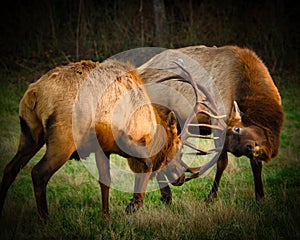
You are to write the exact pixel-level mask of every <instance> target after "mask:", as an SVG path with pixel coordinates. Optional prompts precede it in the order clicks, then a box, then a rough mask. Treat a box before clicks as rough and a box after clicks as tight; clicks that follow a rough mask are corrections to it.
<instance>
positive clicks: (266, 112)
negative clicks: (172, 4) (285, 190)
mask: <svg viewBox="0 0 300 240" xmlns="http://www.w3.org/2000/svg"><path fill="white" fill-rule="evenodd" d="M172 59H175V60H176V59H181V60H183V59H184V62H186V64H187V65H190V66H191V71H194V72H195V74H196V78H195V81H196V82H197V83H198V84H201V85H203V86H205V87H206V89H207V90H208V92H209V93H210V94H211V95H212V96H213V98H214V99H215V102H216V104H217V105H218V109H219V110H220V112H221V114H225V115H226V118H225V121H226V123H227V126H228V127H227V133H226V140H225V144H224V147H223V151H222V153H221V155H220V157H219V159H218V162H217V172H216V175H215V180H214V183H213V186H212V189H211V191H210V193H209V195H208V197H207V199H206V200H207V201H211V200H213V199H214V198H216V197H217V191H218V186H219V183H220V179H221V176H222V174H223V172H224V170H225V168H226V167H227V164H228V155H227V152H231V153H233V154H234V155H235V156H237V157H240V156H242V155H244V156H247V157H248V158H249V159H250V163H251V167H252V171H253V176H254V185H255V196H256V199H257V200H261V199H263V198H264V191H263V184H262V178H261V172H262V162H266V163H267V162H269V161H270V160H271V158H273V157H275V156H276V154H277V152H278V148H279V140H280V132H281V129H282V125H283V111H282V106H281V98H280V95H279V92H278V90H277V88H276V86H275V84H274V82H273V80H272V78H271V76H270V74H269V71H268V69H267V67H266V66H265V65H264V64H263V62H262V61H261V60H260V59H259V57H258V56H257V55H256V54H255V53H254V52H253V51H251V50H249V49H247V48H240V47H237V46H224V47H206V46H191V47H185V48H180V49H174V50H166V51H164V52H162V53H160V54H157V55H156V56H154V57H153V58H152V59H150V60H149V61H148V62H146V63H145V64H143V65H142V66H140V67H139V68H138V69H137V71H138V73H139V75H140V76H141V77H142V78H143V79H144V82H145V83H152V82H155V81H157V80H158V79H160V78H162V77H164V78H174V79H175V78H176V76H174V73H173V72H172V71H166V68H165V67H164V66H165V62H169V61H170V60H172ZM167 84H168V85H169V86H170V87H172V88H173V89H174V92H175V91H176V92H179V93H181V94H182V95H184V96H186V98H187V99H188V100H189V101H190V102H193V101H194V98H195V96H194V94H193V90H192V89H191V87H190V86H189V85H188V84H186V83H184V82H176V81H169V82H168V83H167ZM149 92H150V96H151V97H152V98H160V97H162V96H163V97H165V98H168V99H169V102H170V105H172V104H174V105H177V106H178V105H180V104H178V103H177V101H178V100H177V99H176V98H174V97H173V96H172V93H170V92H161V93H159V92H157V91H156V92H153V91H152V92H151V91H149ZM174 111H175V112H176V114H177V117H178V119H179V120H180V121H185V119H186V118H187V117H188V114H189V110H187V107H186V106H185V105H184V106H182V107H181V108H180V107H179V108H177V109H176V110H174ZM198 120H199V122H200V123H210V122H211V119H210V118H209V117H208V116H207V115H203V114H198ZM200 132H202V133H203V134H204V133H209V132H210V129H205V128H202V129H200ZM166 188H167V187H166ZM167 190H168V191H169V192H170V189H167Z"/></svg>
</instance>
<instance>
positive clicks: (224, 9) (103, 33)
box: [0, 0, 300, 80]
mask: <svg viewBox="0 0 300 240" xmlns="http://www.w3.org/2000/svg"><path fill="white" fill-rule="evenodd" d="M0 11H1V14H0V15H1V18H2V19H1V21H0V30H1V40H0V51H1V56H0V67H1V72H9V73H11V72H14V71H18V70H22V69H23V70H25V71H29V72H30V73H36V74H40V72H41V71H45V70H48V69H49V68H52V67H53V66H55V65H58V64H64V63H67V62H69V61H78V60H81V59H93V60H100V61H101V60H103V59H105V58H107V57H109V56H111V55H114V54H116V53H119V52H122V51H125V50H128V49H132V48H136V47H145V46H158V47H166V48H177V47H184V46H188V45H202V44H204V45H207V46H213V45H216V46H221V45H226V44H235V45H239V46H245V47H249V48H252V49H253V50H254V51H256V52H257V53H258V55H259V56H260V57H261V58H262V59H263V61H264V62H265V63H266V65H267V66H268V67H269V69H270V71H271V73H276V74H281V73H282V72H293V73H295V74H297V73H299V70H298V69H299V63H298V62H299V29H300V26H299V19H298V13H299V11H298V9H297V8H296V7H295V4H294V3H293V2H292V1H291V2H289V1H283V0H262V1H258V0H255V1H243V0H235V1H234V0H223V1H221V0H202V1H197V0H188V1H182V0H150V1H146V0H128V1H124V0H111V1H108V0H51V1H50V0H49V1H48V0H15V1H8V2H7V3H6V5H2V6H1V10H0ZM32 80H33V79H32Z"/></svg>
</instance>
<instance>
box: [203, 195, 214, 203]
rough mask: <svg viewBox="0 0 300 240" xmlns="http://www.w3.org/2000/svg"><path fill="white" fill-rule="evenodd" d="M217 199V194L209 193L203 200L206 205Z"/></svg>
mask: <svg viewBox="0 0 300 240" xmlns="http://www.w3.org/2000/svg"><path fill="white" fill-rule="evenodd" d="M216 199H217V194H216V193H211V194H209V195H208V196H207V197H206V198H205V200H204V201H205V202H206V203H212V202H213V201H214V200H216Z"/></svg>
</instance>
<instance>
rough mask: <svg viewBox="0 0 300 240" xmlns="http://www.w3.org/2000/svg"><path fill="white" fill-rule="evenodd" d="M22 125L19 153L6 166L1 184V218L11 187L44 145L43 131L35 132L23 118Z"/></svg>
mask: <svg viewBox="0 0 300 240" xmlns="http://www.w3.org/2000/svg"><path fill="white" fill-rule="evenodd" d="M20 125H21V135H20V142H19V147H18V150H17V153H16V155H15V156H14V157H13V159H12V160H11V161H10V162H9V163H8V164H7V165H6V167H5V170H4V174H3V177H2V181H1V184H0V216H1V212H2V209H3V205H4V200H5V197H6V194H7V191H8V189H9V187H10V186H11V184H12V183H13V182H14V180H15V179H16V177H17V175H18V173H19V172H20V170H21V169H22V168H24V167H25V165H26V164H27V163H28V162H29V160H30V159H31V158H32V157H33V156H34V155H35V154H36V153H37V152H38V151H39V150H40V149H41V147H42V146H43V145H44V138H43V134H42V129H39V128H37V129H35V131H33V130H32V129H30V128H29V126H28V124H27V123H26V121H25V120H23V119H22V118H20ZM32 132H36V133H37V134H35V135H37V136H39V137H38V139H34V138H33V137H32Z"/></svg>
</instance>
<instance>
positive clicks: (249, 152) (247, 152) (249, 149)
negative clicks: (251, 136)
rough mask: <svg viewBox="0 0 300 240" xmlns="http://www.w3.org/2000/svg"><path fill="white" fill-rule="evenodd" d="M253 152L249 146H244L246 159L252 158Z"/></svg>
mask: <svg viewBox="0 0 300 240" xmlns="http://www.w3.org/2000/svg"><path fill="white" fill-rule="evenodd" d="M254 152H255V150H254V148H253V147H252V146H251V145H247V146H246V156H247V157H248V158H251V157H253V154H254Z"/></svg>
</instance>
